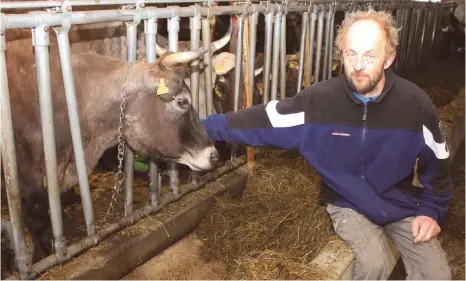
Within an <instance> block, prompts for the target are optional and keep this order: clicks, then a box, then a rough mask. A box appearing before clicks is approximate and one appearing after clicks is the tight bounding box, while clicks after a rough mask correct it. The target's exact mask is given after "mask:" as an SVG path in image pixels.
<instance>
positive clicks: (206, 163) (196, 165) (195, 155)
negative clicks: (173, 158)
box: [178, 146, 219, 171]
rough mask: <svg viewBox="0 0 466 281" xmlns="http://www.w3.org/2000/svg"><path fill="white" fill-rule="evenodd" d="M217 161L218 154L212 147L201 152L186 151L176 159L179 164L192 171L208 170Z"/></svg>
mask: <svg viewBox="0 0 466 281" xmlns="http://www.w3.org/2000/svg"><path fill="white" fill-rule="evenodd" d="M218 160H219V153H218V151H217V149H216V148H215V147H214V146H209V147H206V148H204V149H202V150H196V151H187V152H185V153H183V154H182V155H181V156H180V157H179V158H178V162H179V163H181V164H184V165H187V166H188V167H189V168H191V170H193V171H204V170H210V169H212V168H213V167H214V166H215V164H216V163H217V162H218Z"/></svg>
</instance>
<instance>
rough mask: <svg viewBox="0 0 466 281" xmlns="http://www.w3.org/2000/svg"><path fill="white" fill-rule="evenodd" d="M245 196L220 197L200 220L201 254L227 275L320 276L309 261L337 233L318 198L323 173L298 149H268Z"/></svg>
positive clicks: (258, 162) (286, 277) (287, 277)
mask: <svg viewBox="0 0 466 281" xmlns="http://www.w3.org/2000/svg"><path fill="white" fill-rule="evenodd" d="M256 165H257V166H256V167H255V168H254V171H253V174H251V175H250V178H249V181H248V184H247V187H246V189H245V191H244V192H245V193H244V197H243V198H242V199H240V200H238V199H228V198H220V199H218V200H217V204H215V207H214V208H213V209H212V210H211V211H210V212H209V214H208V215H207V216H206V218H204V220H203V221H202V222H201V224H200V226H199V227H198V229H197V235H198V236H199V237H200V238H201V240H203V241H204V247H203V249H202V256H203V257H204V258H205V259H206V260H207V261H209V260H222V261H224V262H225V263H226V264H227V266H228V271H229V276H228V277H227V278H228V279H320V278H322V277H321V276H323V274H324V273H323V272H322V270H319V269H316V268H312V267H311V266H309V265H308V264H307V263H309V262H310V261H311V260H312V259H313V258H314V257H315V256H316V254H317V253H318V252H319V250H320V249H321V248H322V247H323V246H324V245H325V244H326V243H327V242H328V241H329V240H330V239H332V238H334V237H332V236H333V234H334V232H333V228H332V225H331V220H330V218H329V216H328V214H327V212H326V211H325V207H324V206H322V205H319V203H318V193H319V188H318V187H319V180H320V178H319V176H318V175H317V174H316V173H315V171H314V170H313V169H312V167H311V166H310V165H309V164H308V163H307V162H306V161H305V160H304V159H303V158H302V157H301V156H300V155H299V154H298V153H297V152H293V151H286V152H283V151H281V150H264V152H262V153H261V155H260V157H259V158H258V159H257V160H256Z"/></svg>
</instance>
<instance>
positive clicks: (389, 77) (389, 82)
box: [342, 68, 395, 104]
mask: <svg viewBox="0 0 466 281" xmlns="http://www.w3.org/2000/svg"><path fill="white" fill-rule="evenodd" d="M384 74H385V84H384V86H383V89H382V93H380V95H378V96H377V98H376V99H375V100H372V101H369V102H368V103H380V102H381V101H382V100H383V98H384V97H385V96H386V95H387V93H388V92H389V91H390V89H391V88H392V87H393V84H394V83H395V79H394V78H395V77H394V76H395V73H394V72H393V70H392V69H391V68H388V69H386V70H385V71H384ZM342 76H343V79H344V88H345V91H346V93H347V94H348V96H349V97H350V99H351V100H352V101H353V102H354V103H356V104H361V103H362V101H361V100H360V99H358V97H356V96H355V95H354V94H353V90H352V89H351V87H350V85H349V82H348V80H347V79H346V76H345V75H344V74H343V75H342Z"/></svg>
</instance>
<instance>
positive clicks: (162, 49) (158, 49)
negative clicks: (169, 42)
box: [155, 42, 168, 57]
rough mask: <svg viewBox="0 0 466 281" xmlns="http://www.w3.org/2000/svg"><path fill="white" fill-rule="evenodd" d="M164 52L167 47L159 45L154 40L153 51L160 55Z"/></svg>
mask: <svg viewBox="0 0 466 281" xmlns="http://www.w3.org/2000/svg"><path fill="white" fill-rule="evenodd" d="M166 52H168V51H167V49H165V48H162V47H160V46H159V44H157V42H155V53H156V54H157V56H159V57H161V56H162V55H163V54H165V53H166Z"/></svg>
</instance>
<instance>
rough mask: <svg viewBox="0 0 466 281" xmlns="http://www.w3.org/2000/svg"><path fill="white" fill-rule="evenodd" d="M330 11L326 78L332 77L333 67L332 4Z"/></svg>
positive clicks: (333, 25) (333, 11)
mask: <svg viewBox="0 0 466 281" xmlns="http://www.w3.org/2000/svg"><path fill="white" fill-rule="evenodd" d="M331 10H332V12H331V14H330V40H329V56H328V74H327V79H330V78H332V69H333V45H334V42H333V36H334V34H333V33H334V32H335V10H336V7H335V6H332V8H331Z"/></svg>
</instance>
